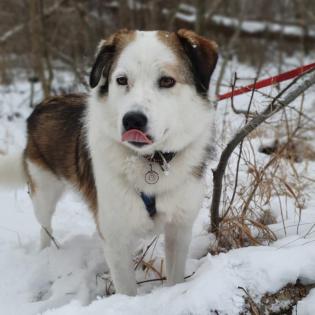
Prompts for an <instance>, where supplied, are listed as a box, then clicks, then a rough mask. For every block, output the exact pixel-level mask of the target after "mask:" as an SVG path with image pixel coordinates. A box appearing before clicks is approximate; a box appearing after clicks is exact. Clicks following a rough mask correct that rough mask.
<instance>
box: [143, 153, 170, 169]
mask: <svg viewBox="0 0 315 315" xmlns="http://www.w3.org/2000/svg"><path fill="white" fill-rule="evenodd" d="M175 155H176V153H175V152H161V151H155V152H154V154H152V155H144V156H143V157H144V158H145V159H146V160H147V161H148V162H149V163H157V164H159V165H160V167H161V169H162V171H165V169H167V167H166V166H167V164H168V163H169V162H171V161H172V160H173V158H174V157H175Z"/></svg>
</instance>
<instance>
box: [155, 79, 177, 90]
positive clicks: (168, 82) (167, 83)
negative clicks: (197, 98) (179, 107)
mask: <svg viewBox="0 0 315 315" xmlns="http://www.w3.org/2000/svg"><path fill="white" fill-rule="evenodd" d="M175 83H176V81H175V79H173V78H172V77H162V78H160V80H159V86H160V87H161V88H171V87H173V86H174V85H175Z"/></svg>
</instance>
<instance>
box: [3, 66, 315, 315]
mask: <svg viewBox="0 0 315 315" xmlns="http://www.w3.org/2000/svg"><path fill="white" fill-rule="evenodd" d="M234 67H235V68H237V69H238V73H242V74H246V77H248V76H252V77H254V75H255V71H254V70H253V69H251V68H249V67H245V66H242V65H239V64H237V63H235V64H234ZM271 71H272V70H271ZM232 73H233V71H232V70H231V71H230V72H229V73H227V78H226V82H229V77H228V76H229V75H230V74H231V75H232ZM67 78H68V77H65V78H64V81H65V82H67ZM28 91H29V86H28V83H27V82H25V81H23V80H21V81H19V82H17V83H15V84H14V85H12V86H11V87H9V88H8V87H0V93H1V95H2V97H1V99H0V120H1V124H0V151H1V152H3V153H8V152H14V151H15V150H20V149H21V148H23V145H24V143H25V136H24V134H25V123H24V120H25V118H26V117H27V116H28V114H29V112H30V109H29V107H28ZM270 91H271V89H268V90H267V89H266V90H265V92H266V93H269V92H270ZM36 95H37V99H40V94H39V93H37V94H36ZM248 98H249V96H248V95H245V96H240V97H239V98H237V99H235V105H236V106H242V104H247V101H248ZM255 98H256V102H255V104H254V106H257V107H258V106H260V105H261V102H264V104H265V103H266V100H262V98H260V96H259V95H257V96H256V97H255ZM312 99H315V90H314V89H312V90H311V91H310V92H308V93H307V97H306V102H305V104H306V105H305V106H306V107H308V108H310V109H311V108H312V106H313V105H312ZM299 101H300V100H297V101H296V104H298V103H299ZM226 106H227V107H226ZM228 106H229V103H228V102H226V103H222V104H220V109H219V111H218V121H222V120H223V117H224V115H225V119H226V120H227V121H228V122H229V128H228V130H229V131H228V133H227V135H226V139H228V138H229V137H230V136H231V134H232V133H233V130H234V131H235V130H236V129H237V128H239V127H240V126H241V125H242V123H243V121H242V119H241V118H240V117H238V116H236V115H233V114H232V113H231V111H230V110H228V112H227V114H224V112H225V108H228ZM16 112H21V116H20V117H17V116H16V115H15V113H16ZM8 115H9V116H10V119H9V120H8V118H7V117H8ZM313 118H314V115H313ZM231 122H233V123H231ZM218 134H220V126H218ZM226 139H225V142H226ZM265 140H268V139H265ZM261 141H262V140H259V141H258V140H257V141H256V140H254V141H253V145H254V146H255V148H258V147H259V145H260V142H261ZM219 144H220V143H219ZM313 144H314V141H313ZM255 158H256V159H257V163H263V162H265V161H266V160H268V159H269V157H268V156H265V155H263V154H259V153H257V156H256V157H255ZM235 163H236V156H235V157H234V158H233V161H232V163H231V167H230V169H231V170H234V169H235V168H234V166H235ZM214 166H215V163H213V165H211V167H214ZM296 168H297V170H298V171H299V172H305V173H306V174H307V175H308V176H309V177H311V178H314V177H315V163H314V162H308V163H307V168H306V166H305V164H304V163H300V164H299V163H296ZM241 170H242V168H241ZM207 180H208V182H209V183H211V170H210V168H209V170H208V178H207ZM247 180H248V174H246V172H245V168H244V172H241V174H240V183H246V181H247ZM314 185H315V184H314ZM314 185H313V186H312V185H308V186H307V187H305V205H304V208H303V211H302V216H301V222H299V214H298V212H297V211H296V206H295V205H294V202H292V200H291V199H288V200H287V209H285V210H286V215H285V220H284V222H282V221H281V215H280V210H281V209H280V208H279V203H278V202H277V197H276V196H272V198H271V201H270V202H271V204H272V205H273V207H272V212H273V215H274V216H275V217H276V219H277V221H278V223H275V224H273V225H271V226H270V228H271V229H272V231H274V232H275V233H276V234H277V236H278V237H279V240H278V241H276V242H274V243H272V244H269V245H268V244H267V243H266V246H255V247H254V246H250V247H247V248H241V249H234V250H230V251H229V252H227V253H221V254H219V255H216V256H211V255H210V254H207V251H208V248H209V246H210V245H211V244H212V245H213V244H214V238H213V236H212V235H209V233H208V232H207V229H208V224H209V218H208V206H209V200H208V199H207V198H206V199H205V202H204V206H203V208H202V209H201V211H200V215H199V217H198V219H197V221H196V223H195V226H194V231H193V242H192V246H191V250H190V258H189V260H188V262H187V270H186V273H187V275H188V276H189V275H191V276H190V277H189V278H188V279H187V280H186V281H185V283H183V284H179V285H176V286H173V287H165V286H163V283H162V282H161V281H156V282H149V283H145V284H139V290H138V293H139V295H138V296H137V297H127V296H122V295H112V296H105V297H104V293H105V291H106V287H108V286H109V281H108V277H109V276H108V268H107V266H106V263H104V261H105V260H104V257H103V253H102V248H101V241H100V239H99V237H98V235H97V233H96V230H95V225H94V222H93V220H92V217H91V216H90V214H89V212H88V211H87V209H86V206H85V205H84V203H83V202H82V201H81V199H80V197H79V196H77V195H76V194H74V193H69V194H66V195H65V196H64V198H63V199H62V200H61V202H60V203H59V204H58V209H57V213H56V215H55V217H54V222H53V226H54V227H55V238H56V240H57V242H58V244H59V245H60V249H57V248H56V247H54V246H52V247H50V248H48V249H46V250H44V251H42V252H39V251H38V250H37V247H38V232H39V226H38V224H37V222H36V220H35V218H34V215H33V212H32V206H31V202H30V198H29V196H28V193H27V189H26V188H25V189H21V190H19V191H5V190H3V191H0V200H1V211H0V257H1V259H0V279H1V282H0V314H1V315H2V314H3V315H11V314H12V315H17V314H23V315H31V314H38V313H40V314H46V315H72V314H75V315H81V314H84V315H85V314H93V315H98V314H102V315H103V314H115V315H116V314H209V313H210V314H211V313H212V312H213V314H218V313H219V314H228V315H233V314H239V313H240V312H241V311H243V310H244V305H245V302H244V295H245V293H244V290H243V289H245V290H247V291H248V292H249V293H250V295H251V297H252V298H254V299H255V300H256V301H259V299H260V297H261V296H262V295H263V294H264V293H266V292H270V293H273V292H276V291H277V290H279V289H280V288H282V287H283V286H285V285H286V284H287V283H295V282H296V280H297V279H299V280H300V281H302V283H306V284H307V283H314V282H315V186H314ZM209 191H210V187H209ZM283 225H285V226H286V229H285V232H284V228H283ZM297 226H299V228H298V229H297ZM150 242H151V240H146V241H143V243H142V244H141V246H140V247H139V250H140V249H141V248H146V246H147V244H149V243H150ZM145 259H146V261H150V260H152V263H153V264H154V267H155V268H156V269H157V270H158V271H159V270H161V269H162V270H163V237H159V239H158V241H157V244H156V246H155V248H154V249H151V251H150V252H149V253H148V254H147V255H146V257H145ZM162 273H163V271H162ZM157 277H158V274H157V273H156V272H153V271H152V270H151V271H150V272H148V273H146V272H143V271H142V270H140V269H139V270H138V271H137V280H138V281H143V280H147V279H155V278H157ZM242 288H243V289H242ZM109 291H110V289H109ZM314 313H315V289H313V290H312V291H311V292H310V294H309V295H308V296H307V297H306V298H304V299H303V300H302V301H300V302H299V303H298V305H297V314H299V315H307V314H308V315H312V314H314Z"/></svg>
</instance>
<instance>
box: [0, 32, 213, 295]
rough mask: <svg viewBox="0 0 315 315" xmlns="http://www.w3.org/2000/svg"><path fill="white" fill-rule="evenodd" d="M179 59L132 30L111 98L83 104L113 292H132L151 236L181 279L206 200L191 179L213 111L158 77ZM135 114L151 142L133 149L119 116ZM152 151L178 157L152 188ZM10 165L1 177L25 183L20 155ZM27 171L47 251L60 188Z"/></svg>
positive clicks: (150, 35) (172, 276)
mask: <svg viewBox="0 0 315 315" xmlns="http://www.w3.org/2000/svg"><path fill="white" fill-rule="evenodd" d="M148 50H149V51H148ZM177 61H178V60H177V59H176V56H175V54H174V53H173V52H172V50H171V49H170V48H169V47H167V46H166V45H165V44H163V43H162V42H161V41H160V40H159V39H158V37H157V35H156V33H155V32H137V34H136V39H135V40H134V41H132V42H131V43H130V44H129V45H128V46H127V47H126V48H125V49H124V50H123V51H122V53H121V54H120V56H119V58H118V60H117V64H116V67H115V69H114V70H113V73H112V76H111V78H110V83H109V92H108V95H107V96H106V97H104V96H99V93H98V87H96V88H95V89H93V90H92V91H91V95H90V98H89V101H88V113H87V116H86V121H85V127H86V132H87V140H88V149H89V151H90V155H91V158H92V165H93V171H94V176H95V184H96V189H97V203H98V212H97V218H96V219H97V221H98V227H99V230H100V233H101V235H102V237H103V238H104V251H105V257H106V260H107V262H108V265H109V267H110V271H111V274H112V278H113V281H114V285H115V287H116V291H117V292H118V293H123V294H128V295H135V294H136V292H137V288H136V280H135V276H134V271H133V269H134V266H133V261H132V254H133V249H134V246H135V244H136V242H137V240H138V239H139V238H141V237H144V236H147V235H148V234H158V233H162V232H165V254H166V274H167V281H168V284H170V285H171V284H175V283H178V282H181V281H183V280H184V276H185V262H186V257H187V252H188V248H189V244H190V239H191V229H192V224H193V222H194V219H195V217H196V215H197V213H198V210H199V208H200V206H201V203H202V199H203V196H204V183H203V180H202V179H200V178H197V177H195V176H193V174H192V170H193V167H195V166H197V165H198V164H199V163H200V162H201V161H202V160H203V156H204V149H205V147H206V145H207V144H208V142H209V139H211V128H210V126H211V117H212V112H211V111H210V107H209V106H208V105H207V103H206V101H205V100H203V99H202V98H201V97H199V96H198V95H197V93H196V89H195V87H194V86H192V85H189V84H184V83H180V82H177V83H176V85H175V86H174V87H172V88H169V89H161V88H159V87H158V84H157V82H158V79H159V78H160V77H161V76H162V75H171V76H173V75H174V74H172V73H165V72H167V71H170V70H168V69H170V68H169V67H167V65H170V64H171V65H172V66H173V67H174V66H175V67H176V66H178V64H177ZM121 75H127V76H128V82H129V89H128V91H127V90H126V88H125V87H122V86H118V85H117V83H116V78H117V77H118V76H121ZM102 83H103V82H99V85H100V84H102ZM133 110H140V111H142V112H143V113H145V115H146V116H147V117H148V127H149V129H148V133H149V134H150V135H151V136H152V137H153V139H154V143H153V144H150V145H147V146H145V147H143V148H136V147H133V146H132V145H129V144H126V143H122V142H121V135H122V117H123V116H124V115H125V114H126V113H127V112H128V111H133ZM155 151H164V152H177V154H176V157H175V158H174V159H173V160H172V161H171V163H170V170H169V174H168V175H165V174H164V173H163V172H162V171H161V169H160V167H159V166H158V165H156V164H153V165H152V167H153V169H154V171H156V172H158V174H159V181H158V182H157V183H156V184H154V185H150V184H147V183H146V182H145V180H144V177H145V174H146V172H147V171H148V170H149V169H150V168H149V164H148V162H147V160H145V159H144V158H143V157H142V155H143V154H150V153H153V152H155ZM14 161H15V162H14V163H13V160H12V162H11V164H14V165H18V166H17V168H16V170H17V171H18V172H17V173H15V171H14V172H12V170H11V169H10V170H8V171H7V170H6V169H4V168H3V167H2V164H1V161H0V178H1V177H3V178H7V180H8V181H9V180H11V182H19V181H20V180H21V179H22V177H23V176H24V175H21V174H22V173H23V172H22V171H21V167H22V164H21V156H20V157H19V158H17V159H14ZM27 166H28V170H29V173H30V176H31V178H32V181H33V182H34V185H35V193H34V194H33V196H32V200H33V203H34V209H35V214H36V217H37V219H38V221H39V223H40V224H41V226H42V231H41V247H42V248H44V247H46V246H48V245H49V244H50V235H49V234H52V228H51V217H52V215H53V213H54V210H55V207H56V203H57V201H58V199H59V197H60V195H61V194H62V192H63V190H64V183H63V182H62V181H60V180H59V179H57V178H56V177H55V176H54V175H53V174H51V173H50V172H49V171H45V170H43V169H42V168H40V167H39V166H37V165H35V164H34V163H31V162H29V161H27ZM13 173H14V174H13ZM18 174H20V177H19V176H18ZM13 175H14V176H13ZM24 180H25V178H24ZM46 188H47V189H46ZM140 191H142V192H145V193H146V194H151V195H154V196H155V197H156V208H157V214H156V215H155V216H154V218H150V217H149V215H148V213H147V210H146V209H145V206H144V204H143V201H142V199H141V198H140V196H139V192H140Z"/></svg>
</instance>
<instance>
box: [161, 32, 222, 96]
mask: <svg viewBox="0 0 315 315" xmlns="http://www.w3.org/2000/svg"><path fill="white" fill-rule="evenodd" d="M158 38H159V39H160V40H161V41H162V42H163V43H164V44H166V45H167V46H168V47H169V48H170V49H171V50H172V51H173V52H174V54H175V55H176V56H177V59H178V63H179V67H178V69H179V71H180V72H181V73H180V74H181V76H182V77H184V78H185V81H186V82H187V83H190V84H191V83H192V82H194V83H195V86H196V89H197V92H198V93H200V94H201V95H204V96H205V95H207V92H208V89H209V82H210V78H211V74H212V72H213V70H214V68H215V66H216V63H217V59H218V47H217V44H216V43H215V42H214V41H211V40H208V39H206V38H205V37H202V36H199V35H197V34H196V33H194V32H192V31H189V30H185V29H180V30H179V31H178V32H176V33H169V32H164V31H159V32H158Z"/></svg>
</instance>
